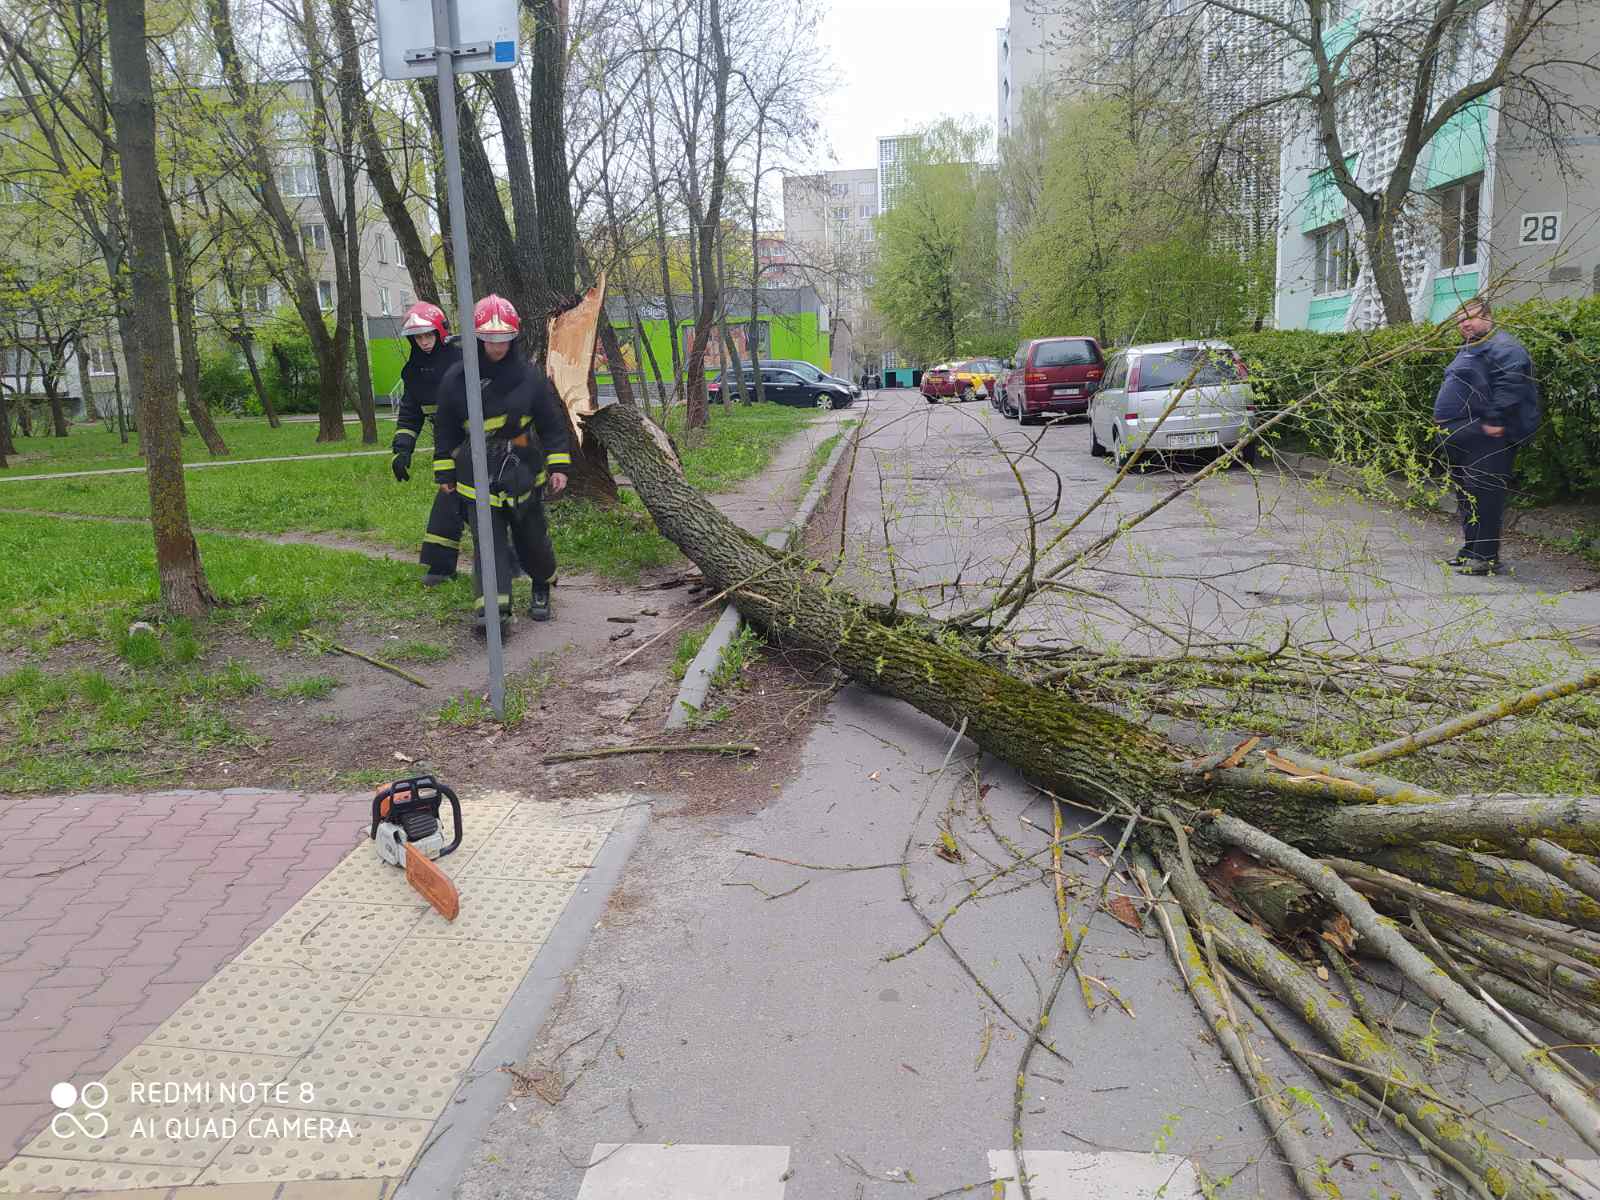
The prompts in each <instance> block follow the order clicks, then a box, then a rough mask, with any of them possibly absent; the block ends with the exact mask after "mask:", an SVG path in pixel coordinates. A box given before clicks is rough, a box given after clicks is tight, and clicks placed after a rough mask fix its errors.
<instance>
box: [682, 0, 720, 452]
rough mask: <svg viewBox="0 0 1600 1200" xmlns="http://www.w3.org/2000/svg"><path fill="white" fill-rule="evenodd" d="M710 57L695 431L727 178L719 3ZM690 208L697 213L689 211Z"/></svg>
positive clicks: (716, 0) (693, 390) (693, 382)
mask: <svg viewBox="0 0 1600 1200" xmlns="http://www.w3.org/2000/svg"><path fill="white" fill-rule="evenodd" d="M709 20H710V23H711V52H712V59H713V70H714V72H715V76H714V83H713V88H714V92H713V96H714V99H713V105H712V110H711V188H710V191H709V193H708V194H707V197H706V202H705V209H704V211H703V212H695V213H693V216H694V217H695V219H696V220H698V221H699V229H698V230H697V231H696V232H697V234H698V239H697V240H698V242H699V247H700V252H699V255H698V258H699V263H700V311H699V315H698V317H697V318H696V320H695V327H694V341H693V342H692V343H690V346H689V366H688V377H689V378H688V385H689V411H688V412H687V414H685V421H684V426H685V428H688V429H695V428H698V427H699V426H701V425H704V424H705V423H706V421H707V419H708V418H709V416H710V412H709V410H708V407H707V398H706V372H705V366H706V347H707V345H708V344H709V342H710V340H711V334H712V322H713V321H714V320H715V319H716V316H717V310H718V308H719V307H720V305H719V303H718V300H719V297H718V295H717V279H716V242H717V237H718V234H719V232H720V227H721V225H722V192H723V186H724V184H725V182H726V180H727V174H728V146H727V140H728V76H729V74H730V64H729V61H728V46H727V42H726V40H725V39H724V37H723V30H722V4H721V0H710V13H709ZM691 207H692V208H693V207H697V206H694V205H692V206H691Z"/></svg>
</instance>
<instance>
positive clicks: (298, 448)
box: [0, 408, 394, 478]
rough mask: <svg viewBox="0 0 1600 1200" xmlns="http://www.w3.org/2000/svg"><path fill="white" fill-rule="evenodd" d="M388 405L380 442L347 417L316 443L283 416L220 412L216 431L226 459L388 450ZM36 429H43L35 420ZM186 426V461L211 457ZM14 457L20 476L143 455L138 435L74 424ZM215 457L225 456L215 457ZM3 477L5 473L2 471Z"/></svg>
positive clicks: (21, 443) (312, 428)
mask: <svg viewBox="0 0 1600 1200" xmlns="http://www.w3.org/2000/svg"><path fill="white" fill-rule="evenodd" d="M388 411H389V410H388V409H386V408H379V409H378V444H377V445H375V446H364V445H362V444H361V426H360V424H359V423H357V422H354V421H351V422H347V423H346V425H345V427H344V429H345V440H344V441H342V442H320V443H319V442H318V441H317V440H316V437H317V423H316V422H315V421H286V422H284V423H283V425H282V426H281V427H280V428H278V429H273V428H271V427H269V426H268V425H267V423H266V421H265V420H264V419H263V418H261V417H218V418H217V432H219V433H220V434H222V440H223V441H225V442H227V443H228V458H267V457H270V456H272V455H279V454H297V455H298V454H308V455H309V454H350V453H352V452H354V451H357V450H383V449H387V448H388V446H389V442H390V441H391V440H392V439H393V438H394V422H393V421H390V420H387V419H386V415H385V414H387V412H388ZM34 428H35V429H41V428H44V426H42V425H41V424H39V423H37V422H36V423H35V425H34ZM184 428H186V429H187V430H188V431H189V432H188V436H186V437H185V438H184V439H183V458H184V461H185V462H209V461H212V459H211V455H210V454H209V453H208V452H207V451H206V446H205V443H204V442H202V441H201V440H200V438H199V436H198V435H197V434H196V433H195V432H194V426H193V425H191V424H190V423H189V421H188V419H187V416H186V417H185V420H184ZM15 440H16V443H17V457H16V458H12V459H9V462H10V464H11V466H10V470H12V471H15V472H16V473H17V474H19V475H34V474H43V473H45V472H53V471H95V470H100V469H103V468H108V467H139V466H143V465H144V460H143V459H141V458H140V457H139V439H138V438H137V437H135V436H134V435H133V434H131V433H130V434H129V435H128V444H127V445H123V444H122V442H121V440H120V439H119V438H118V436H117V433H116V431H115V430H111V431H109V432H108V431H107V430H106V428H105V427H104V426H102V425H74V426H72V428H71V431H70V432H69V433H68V434H67V436H66V437H64V438H57V437H19V438H17V439H15ZM217 461H223V462H225V461H227V460H226V459H219V460H217ZM0 478H4V473H0Z"/></svg>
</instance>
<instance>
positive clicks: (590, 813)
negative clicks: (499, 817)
mask: <svg viewBox="0 0 1600 1200" xmlns="http://www.w3.org/2000/svg"><path fill="white" fill-rule="evenodd" d="M515 799H517V800H518V801H520V803H519V804H518V805H517V810H516V812H514V813H513V814H512V815H511V819H512V820H513V821H525V822H527V823H528V824H530V825H576V826H581V827H584V828H588V829H598V830H600V831H601V832H602V833H610V832H611V830H613V829H615V828H616V826H617V822H618V821H619V820H621V819H622V815H623V814H624V813H625V812H627V811H628V810H629V809H631V808H633V807H635V806H638V805H639V804H640V803H641V802H642V801H643V799H644V798H643V797H642V796H638V795H635V794H634V793H632V792H606V793H604V794H602V795H599V796H579V797H576V798H569V799H565V800H529V799H528V798H527V797H526V796H517V797H515Z"/></svg>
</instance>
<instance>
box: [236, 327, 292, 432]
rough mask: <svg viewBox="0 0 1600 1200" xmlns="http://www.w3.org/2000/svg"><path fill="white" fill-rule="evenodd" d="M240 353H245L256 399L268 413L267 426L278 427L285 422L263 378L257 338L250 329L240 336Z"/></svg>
mask: <svg viewBox="0 0 1600 1200" xmlns="http://www.w3.org/2000/svg"><path fill="white" fill-rule="evenodd" d="M239 353H241V354H243V355H244V365H245V368H246V369H247V370H248V371H249V372H250V386H251V387H253V388H255V391H256V400H257V401H258V402H259V403H260V405H261V411H262V412H264V413H265V414H266V415H267V427H268V428H269V429H277V428H278V427H279V426H280V425H282V424H283V422H282V421H280V420H279V419H278V409H277V406H276V405H274V404H273V403H272V394H271V393H270V392H268V391H267V384H266V380H264V379H262V378H261V364H260V363H258V362H256V340H255V338H253V337H251V336H250V332H249V331H248V330H246V331H245V333H244V335H243V336H242V337H240V338H239Z"/></svg>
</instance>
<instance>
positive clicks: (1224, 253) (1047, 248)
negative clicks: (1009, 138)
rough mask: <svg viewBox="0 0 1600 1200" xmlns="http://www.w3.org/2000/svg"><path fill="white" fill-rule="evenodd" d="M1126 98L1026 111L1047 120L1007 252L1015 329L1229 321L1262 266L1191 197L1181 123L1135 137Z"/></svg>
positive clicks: (1132, 334) (1198, 328)
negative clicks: (1030, 200) (1224, 239)
mask: <svg viewBox="0 0 1600 1200" xmlns="http://www.w3.org/2000/svg"><path fill="white" fill-rule="evenodd" d="M1127 104H1128V102H1127V101H1119V100H1115V99H1108V100H1081V101H1076V102H1068V103H1063V104H1060V105H1058V106H1055V107H1054V108H1048V109H1045V110H1043V112H1042V113H1041V114H1040V116H1039V117H1038V118H1035V119H1042V120H1043V121H1045V122H1046V123H1047V133H1046V134H1045V135H1044V136H1043V137H1042V138H1040V139H1039V142H1040V146H1041V149H1042V152H1043V154H1044V161H1043V163H1042V165H1041V167H1040V179H1041V186H1040V187H1039V188H1038V192H1037V199H1036V201H1035V203H1034V205H1033V206H1032V209H1031V211H1030V212H1029V214H1028V215H1029V217H1030V219H1029V220H1028V222H1027V223H1026V224H1023V225H1021V226H1020V227H1018V228H1017V229H1016V230H1015V231H1014V234H1013V243H1012V245H1013V249H1012V255H1011V256H1012V261H1013V263H1014V268H1013V269H1014V272H1015V275H1016V278H1017V281H1018V284H1019V291H1020V309H1021V327H1022V330H1021V331H1022V333H1023V334H1024V335H1025V336H1047V335H1052V334H1068V333H1087V334H1091V335H1092V336H1094V337H1097V338H1098V339H1099V340H1100V342H1101V343H1102V344H1104V345H1114V344H1123V343H1126V342H1130V341H1154V340H1160V339H1163V338H1171V337H1195V336H1201V335H1205V334H1215V333H1218V332H1224V331H1228V330H1232V329H1234V328H1237V327H1238V326H1239V325H1240V324H1241V323H1243V322H1244V321H1245V319H1246V316H1247V314H1248V312H1249V311H1250V308H1251V304H1252V296H1253V293H1254V290H1255V288H1256V287H1257V286H1258V284H1259V280H1260V278H1261V277H1262V276H1263V275H1265V274H1267V272H1266V271H1265V270H1264V269H1263V268H1265V267H1269V266H1270V264H1263V263H1260V262H1255V261H1251V260H1249V259H1245V258H1243V257H1241V256H1240V254H1239V253H1238V252H1236V251H1235V250H1234V249H1232V248H1231V247H1229V246H1227V245H1223V244H1219V240H1218V237H1217V233H1218V230H1217V226H1216V222H1215V221H1214V219H1213V218H1212V216H1211V214H1209V213H1208V212H1207V211H1206V210H1205V209H1204V208H1203V207H1200V206H1199V205H1197V203H1196V200H1195V195H1196V192H1195V189H1194V188H1193V186H1192V184H1193V182H1194V175H1193V170H1192V168H1191V166H1190V155H1189V145H1188V144H1187V143H1186V141H1185V139H1184V138H1183V136H1182V129H1183V125H1182V122H1181V121H1180V120H1176V119H1175V120H1173V121H1172V122H1171V123H1170V124H1167V125H1165V126H1164V127H1162V128H1157V127H1155V126H1154V125H1153V123H1152V124H1151V127H1150V128H1147V129H1146V130H1145V131H1143V133H1142V134H1141V135H1140V136H1138V137H1134V136H1131V135H1130V129H1131V128H1132V127H1133V121H1132V114H1130V113H1129V111H1128V108H1127ZM1173 116H1174V117H1179V116H1181V114H1180V113H1176V112H1175V113H1174V114H1173Z"/></svg>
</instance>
